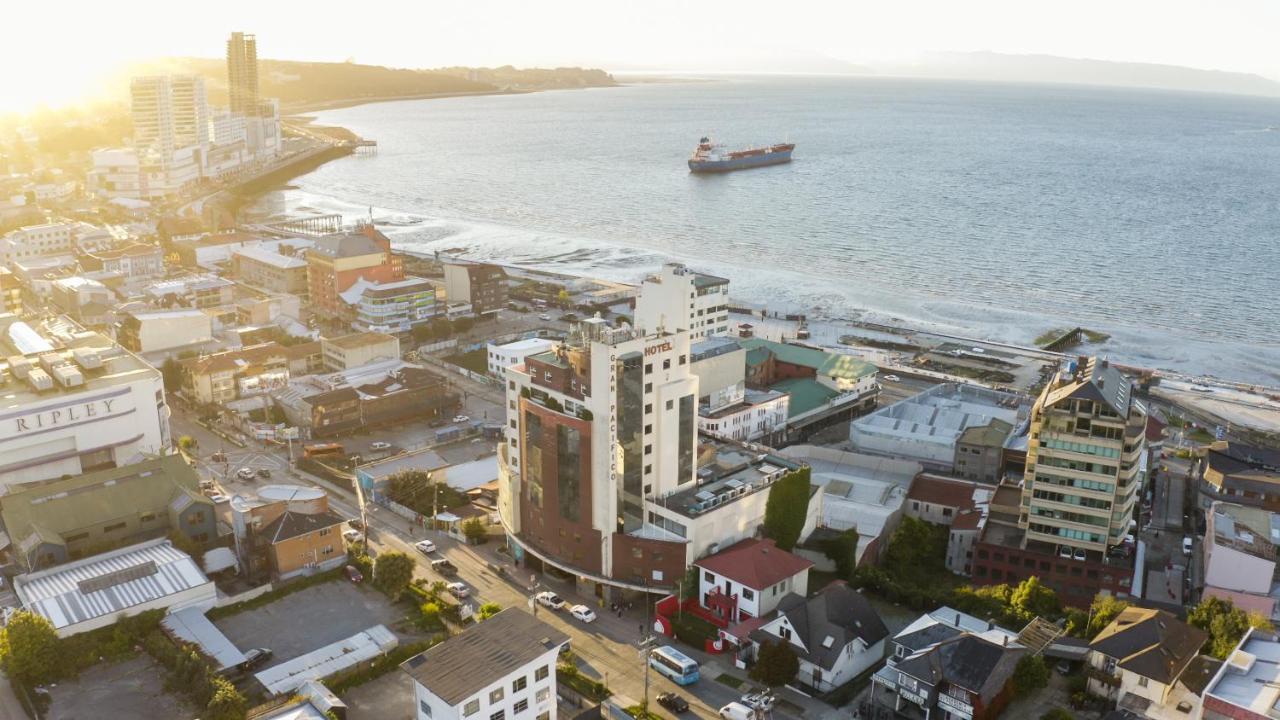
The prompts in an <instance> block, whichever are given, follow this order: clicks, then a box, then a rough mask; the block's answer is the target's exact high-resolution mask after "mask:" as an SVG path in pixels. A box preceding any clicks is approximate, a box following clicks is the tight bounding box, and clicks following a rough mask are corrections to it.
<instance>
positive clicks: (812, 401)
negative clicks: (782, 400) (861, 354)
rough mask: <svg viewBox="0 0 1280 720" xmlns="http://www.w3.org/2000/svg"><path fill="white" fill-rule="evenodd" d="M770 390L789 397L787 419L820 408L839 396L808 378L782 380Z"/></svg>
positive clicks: (834, 391)
mask: <svg viewBox="0 0 1280 720" xmlns="http://www.w3.org/2000/svg"><path fill="white" fill-rule="evenodd" d="M770 389H771V390H777V391H779V392H784V393H786V394H788V395H790V396H791V401H790V405H788V408H787V417H788V418H793V417H795V416H797V415H800V414H803V413H807V412H809V411H810V410H813V409H814V408H817V407H821V406H822V405H824V404H826V402H827V401H828V400H830V399H831V398H833V397H836V396H837V395H839V394H840V393H839V391H837V390H832V389H831V388H829V387H827V386H826V385H823V384H822V383H820V382H818V381H817V380H810V379H809V378H791V379H790V380H783V381H781V382H776V383H774V384H773V387H771V388H770Z"/></svg>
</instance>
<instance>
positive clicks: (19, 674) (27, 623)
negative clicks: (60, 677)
mask: <svg viewBox="0 0 1280 720" xmlns="http://www.w3.org/2000/svg"><path fill="white" fill-rule="evenodd" d="M0 662H3V664H4V669H5V671H6V672H8V673H9V675H10V676H11V677H13V678H15V679H17V680H18V681H20V682H22V683H24V684H26V685H40V684H43V683H46V682H49V681H50V680H53V679H55V678H56V677H57V672H58V633H57V632H55V631H54V629H53V623H51V622H49V620H48V619H47V618H45V617H44V616H43V615H37V614H35V613H33V612H30V611H28V610H19V611H17V612H15V613H14V614H13V616H12V617H10V618H9V623H8V624H7V625H5V627H4V628H3V629H0Z"/></svg>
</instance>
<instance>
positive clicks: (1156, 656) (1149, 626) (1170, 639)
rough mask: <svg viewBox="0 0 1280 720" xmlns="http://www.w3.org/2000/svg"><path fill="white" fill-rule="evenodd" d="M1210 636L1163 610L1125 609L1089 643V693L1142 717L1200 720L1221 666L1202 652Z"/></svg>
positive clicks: (1087, 668)
mask: <svg viewBox="0 0 1280 720" xmlns="http://www.w3.org/2000/svg"><path fill="white" fill-rule="evenodd" d="M1207 639H1208V634H1207V633H1205V632H1204V631H1203V630H1201V629H1199V628H1196V627H1192V626H1190V625H1188V624H1186V623H1184V622H1182V621H1181V620H1179V619H1178V618H1176V617H1174V616H1173V615H1172V614H1171V613H1168V612H1165V611H1164V610H1153V609H1149V608H1139V607H1130V608H1126V609H1125V610H1124V611H1123V612H1121V613H1120V614H1119V615H1117V616H1116V619H1115V620H1112V621H1111V624H1110V625H1108V626H1107V627H1105V628H1103V630H1102V632H1100V633H1098V636H1097V637H1095V638H1094V639H1093V641H1092V642H1090V643H1089V655H1088V665H1087V667H1086V668H1085V673H1086V674H1087V675H1088V677H1089V691H1090V692H1092V693H1094V694H1096V695H1101V696H1103V697H1106V698H1109V699H1111V700H1113V701H1115V703H1116V707H1118V708H1119V709H1121V710H1127V711H1129V712H1131V713H1134V714H1136V715H1138V716H1139V717H1145V718H1153V719H1158V720H1165V719H1166V718H1198V717H1200V704H1201V701H1200V693H1201V692H1202V691H1203V690H1204V688H1205V686H1206V685H1207V684H1208V683H1209V681H1210V680H1211V679H1212V678H1213V675H1214V674H1215V673H1216V672H1217V670H1218V667H1219V666H1220V665H1221V663H1220V662H1219V661H1217V660H1213V659H1212V658H1208V657H1205V656H1202V655H1201V654H1200V648H1201V646H1203V645H1204V643H1205V640H1207Z"/></svg>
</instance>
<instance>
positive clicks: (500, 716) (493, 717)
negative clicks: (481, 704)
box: [489, 710, 507, 720]
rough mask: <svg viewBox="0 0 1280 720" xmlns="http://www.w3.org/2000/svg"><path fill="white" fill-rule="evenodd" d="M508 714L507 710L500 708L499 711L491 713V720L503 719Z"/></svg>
mask: <svg viewBox="0 0 1280 720" xmlns="http://www.w3.org/2000/svg"><path fill="white" fill-rule="evenodd" d="M506 716H507V713H506V712H505V711H502V710H499V711H498V712H496V713H494V714H492V715H490V716H489V720H502V719H503V718H504V717H506Z"/></svg>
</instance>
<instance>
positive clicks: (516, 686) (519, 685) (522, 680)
mask: <svg viewBox="0 0 1280 720" xmlns="http://www.w3.org/2000/svg"><path fill="white" fill-rule="evenodd" d="M528 686H529V678H527V677H525V676H524V675H521V676H520V677H518V678H516V680H515V682H513V683H511V692H520V691H521V690H523V689H525V688H526V687H528Z"/></svg>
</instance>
